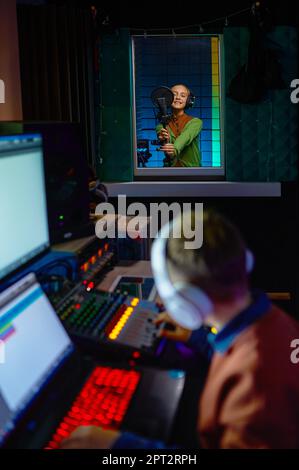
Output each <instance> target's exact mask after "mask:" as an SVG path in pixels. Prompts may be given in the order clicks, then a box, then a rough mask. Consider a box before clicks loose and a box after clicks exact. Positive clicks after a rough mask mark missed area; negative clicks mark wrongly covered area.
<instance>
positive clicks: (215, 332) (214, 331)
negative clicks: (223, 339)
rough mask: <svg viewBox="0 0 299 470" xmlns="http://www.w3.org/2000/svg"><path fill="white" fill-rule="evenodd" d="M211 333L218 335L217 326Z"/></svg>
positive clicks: (213, 327)
mask: <svg viewBox="0 0 299 470" xmlns="http://www.w3.org/2000/svg"><path fill="white" fill-rule="evenodd" d="M211 333H213V335H217V333H218V330H217V329H216V328H215V326H212V328H211Z"/></svg>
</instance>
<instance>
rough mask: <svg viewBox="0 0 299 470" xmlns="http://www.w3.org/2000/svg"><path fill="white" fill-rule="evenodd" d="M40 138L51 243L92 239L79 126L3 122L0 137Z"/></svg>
mask: <svg viewBox="0 0 299 470" xmlns="http://www.w3.org/2000/svg"><path fill="white" fill-rule="evenodd" d="M19 132H20V133H26V134H34V133H38V134H41V136H42V139H43V151H44V164H45V176H46V193H47V205H48V221H49V233H50V241H51V243H52V244H53V243H59V242H63V241H66V240H70V239H74V238H81V237H84V236H88V235H94V225H93V223H91V222H90V219H89V212H90V210H89V186H88V171H89V169H88V162H87V156H86V149H85V145H84V139H83V134H82V128H81V125H80V123H76V122H60V121H57V122H56V121H24V122H21V121H19V122H18V121H4V122H0V134H1V133H5V134H11V133H14V134H16V133H19Z"/></svg>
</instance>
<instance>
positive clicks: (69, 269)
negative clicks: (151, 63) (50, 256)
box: [36, 259, 73, 281]
mask: <svg viewBox="0 0 299 470" xmlns="http://www.w3.org/2000/svg"><path fill="white" fill-rule="evenodd" d="M56 267H64V268H65V270H66V277H67V278H68V279H69V280H70V281H72V280H73V266H72V265H71V263H69V261H68V260H66V259H60V260H55V261H51V262H49V263H48V264H45V265H44V266H42V268H41V269H39V270H38V271H37V272H36V275H37V276H38V275H42V274H44V273H45V271H49V270H52V269H53V268H56Z"/></svg>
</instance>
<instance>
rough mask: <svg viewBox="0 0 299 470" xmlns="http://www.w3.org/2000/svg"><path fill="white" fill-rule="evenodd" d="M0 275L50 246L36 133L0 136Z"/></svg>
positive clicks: (42, 174) (0, 276)
mask: <svg viewBox="0 0 299 470" xmlns="http://www.w3.org/2000/svg"><path fill="white" fill-rule="evenodd" d="M0 220H1V228H0V279H2V278H3V277H5V276H7V275H8V274H10V273H11V272H12V271H14V270H15V269H18V268H19V267H21V266H22V265H24V264H25V263H27V262H28V261H30V260H31V259H32V258H34V257H35V256H37V255H38V254H40V253H42V252H43V251H45V250H46V249H47V248H48V247H49V234H48V219H47V204H46V192H45V178H44V165H43V152H42V139H41V136H40V135H38V134H22V135H15V136H0Z"/></svg>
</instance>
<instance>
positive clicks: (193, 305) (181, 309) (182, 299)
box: [151, 216, 254, 330]
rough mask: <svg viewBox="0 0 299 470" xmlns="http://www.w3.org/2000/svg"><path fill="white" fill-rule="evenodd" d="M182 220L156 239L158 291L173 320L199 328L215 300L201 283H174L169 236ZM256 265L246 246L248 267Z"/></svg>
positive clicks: (154, 257) (166, 227) (153, 259)
mask: <svg viewBox="0 0 299 470" xmlns="http://www.w3.org/2000/svg"><path fill="white" fill-rule="evenodd" d="M176 224H181V217H180V216H179V217H177V218H175V219H174V220H173V221H172V222H170V223H169V224H166V225H164V226H163V227H162V229H161V231H160V232H159V233H158V235H157V237H156V239H155V240H154V242H153V245H152V250H151V264H152V270H153V275H154V278H155V282H156V287H157V291H158V293H159V296H160V297H161V300H162V302H163V303H164V306H165V309H166V310H167V312H168V313H169V315H170V316H171V317H172V318H173V320H174V321H175V322H176V323H178V325H180V326H182V327H183V328H188V329H189V330H196V329H198V328H200V327H201V326H202V324H203V321H204V319H205V318H206V317H207V316H209V315H210V314H211V313H212V312H213V310H214V307H213V301H212V300H211V299H210V297H209V296H208V295H207V294H206V293H205V292H204V291H203V290H202V289H200V288H199V287H197V286H193V285H192V284H189V283H187V282H176V283H174V284H173V283H172V282H171V280H170V277H169V273H168V269H167V240H168V238H169V235H170V232H171V229H172V228H174V226H175V225H176ZM253 267H254V256H253V254H252V252H251V251H250V250H248V249H247V250H246V271H247V273H250V272H251V271H252V270H253Z"/></svg>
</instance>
